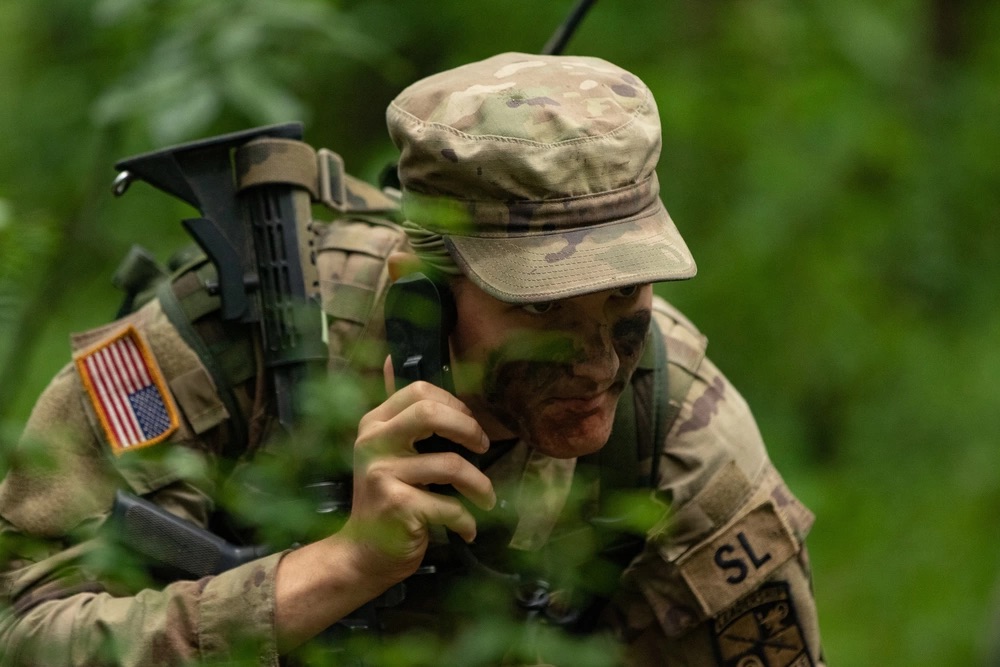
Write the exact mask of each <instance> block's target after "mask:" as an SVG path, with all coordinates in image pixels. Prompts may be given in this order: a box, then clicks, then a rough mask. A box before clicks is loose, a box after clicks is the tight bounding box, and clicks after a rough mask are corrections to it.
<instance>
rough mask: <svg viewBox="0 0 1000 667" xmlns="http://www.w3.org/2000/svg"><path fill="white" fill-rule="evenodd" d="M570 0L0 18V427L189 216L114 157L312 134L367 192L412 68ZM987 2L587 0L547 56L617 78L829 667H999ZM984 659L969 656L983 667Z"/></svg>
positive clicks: (388, 151)
mask: <svg viewBox="0 0 1000 667" xmlns="http://www.w3.org/2000/svg"><path fill="white" fill-rule="evenodd" d="M572 4H573V3H572V2H571V1H570V0H565V1H563V0H558V1H557V0H547V1H546V2H539V1H538V0H498V1H497V2H492V3H485V2H476V1H475V0H435V1H434V2H417V1H414V2H398V1H389V0H386V1H371V0H364V1H349V0H342V1H339V2H337V1H334V0H281V1H280V2H272V1H269V0H258V1H254V0H225V1H222V0H220V1H209V0H171V1H169V2H168V1H165V0H92V1H84V0H45V1H39V0H2V2H0V438H2V440H3V442H4V443H10V442H11V441H12V440H13V439H14V438H16V435H17V433H18V431H19V429H20V425H21V424H22V423H23V421H24V419H25V418H26V416H27V414H28V412H29V410H30V408H31V404H32V403H33V401H34V399H35V397H36V396H37V394H38V393H39V392H40V391H41V389H42V387H44V385H45V383H46V382H47V380H48V379H49V377H50V376H51V375H52V374H53V373H55V372H56V370H58V368H59V367H60V366H61V365H62V364H63V363H65V361H66V360H67V359H68V353H69V349H68V343H67V334H68V333H69V332H70V331H78V330H82V329H86V328H89V327H92V326H95V325H98V324H100V323H102V322H104V321H106V320H108V319H109V318H110V317H111V316H112V315H113V313H114V311H115V308H116V305H117V302H118V301H119V294H118V293H117V292H116V291H115V290H114V289H113V288H112V287H111V286H110V284H109V276H110V274H111V272H112V271H113V269H114V266H115V265H116V264H117V262H118V260H119V259H120V258H121V257H122V255H123V254H124V252H125V251H126V249H127V248H128V247H129V245H130V244H132V243H134V242H141V243H143V244H144V245H146V246H147V247H148V248H150V249H151V250H153V251H154V252H155V253H156V254H157V255H158V256H159V257H160V258H161V259H165V258H166V257H167V256H168V255H169V254H170V252H171V251H172V250H173V249H175V248H176V247H178V246H180V245H181V244H183V243H185V241H186V239H185V236H184V233H183V231H182V229H181V227H180V225H179V223H178V221H179V220H180V219H181V218H183V217H190V216H191V215H192V211H190V210H188V209H185V208H184V207H183V205H181V204H176V203H174V202H173V201H172V200H170V199H169V198H168V197H166V196H165V195H162V194H161V193H158V192H155V191H153V190H152V189H151V188H148V187H147V186H137V187H135V188H133V191H131V192H130V193H129V195H128V196H127V197H124V198H123V199H119V200H115V199H113V198H112V197H111V194H110V183H111V180H112V179H113V177H114V175H115V174H114V171H113V169H112V164H113V163H114V161H115V160H117V159H118V158H121V157H125V156H127V155H132V154H135V153H140V152H145V151H148V150H153V149H156V148H160V147H163V146H165V145H168V144H172V143H178V142H181V141H187V140H191V139H196V138H201V137H204V136H209V135H213V134H218V133H222V132H230V131H235V130H239V129H245V128H248V127H251V126H255V125H262V124H266V123H273V122H284V121H288V120H293V119H297V120H302V121H304V122H305V123H306V139H307V140H308V141H309V142H310V143H312V144H313V145H315V146H326V147H329V148H331V149H334V150H336V151H338V152H340V153H341V154H342V155H343V156H344V158H345V160H346V162H347V165H348V169H349V170H350V171H352V172H354V173H355V174H357V175H359V176H363V177H366V178H368V179H370V180H374V179H375V178H377V176H378V174H379V172H380V171H381V170H382V169H383V168H384V167H385V165H386V164H388V163H390V162H391V160H392V158H393V150H392V147H391V145H390V143H389V141H388V138H387V136H386V132H385V129H384V116H383V112H384V109H385V106H386V104H387V103H388V101H389V100H390V99H391V98H392V97H393V96H394V95H395V93H396V92H398V91H399V90H400V89H401V88H402V87H403V86H405V85H406V84H408V83H409V82H411V81H413V80H415V79H416V78H418V77H420V76H423V75H426V74H430V73H433V72H436V71H439V70H441V69H443V68H446V67H450V66H453V65H458V64H461V63H464V62H467V61H470V60H473V59H479V58H482V57H486V56H489V55H492V54H493V53H496V52H500V51H507V50H517V51H527V52H533V51H538V50H540V49H541V48H542V46H543V45H544V44H545V42H546V41H547V39H548V38H549V36H550V35H551V33H552V32H553V30H554V29H555V26H556V25H558V23H559V22H560V21H561V20H562V19H563V17H564V16H565V15H566V13H567V12H568V11H569V9H570V7H571V5H572ZM998 34H1000V3H996V2H987V1H985V0H981V1H978V2H977V1H975V0H921V1H919V2H901V1H899V0H884V1H875V0H840V1H839V2H824V1H821V0H799V1H798V2H790V1H781V0H754V1H752V2H751V1H749V0H741V1H722V0H619V1H618V2H612V1H611V0H600V1H599V2H597V3H596V5H595V6H594V8H593V10H592V11H591V13H590V15H589V16H588V18H587V20H586V21H585V23H584V24H583V26H582V27H581V28H580V30H579V32H578V34H577V35H576V36H575V37H574V38H573V40H572V41H571V42H570V44H569V47H568V49H567V52H568V53H574V54H587V55H596V56H601V57H604V58H607V59H609V60H612V61H614V62H616V63H617V64H620V65H622V66H624V67H626V68H628V69H631V70H632V71H634V72H635V73H636V74H638V75H639V76H640V77H641V78H643V79H644V80H645V81H646V82H647V83H648V84H649V86H650V87H651V88H652V89H653V91H654V93H655V94H656V96H657V99H658V102H659V105H660V114H661V117H662V120H663V126H664V151H663V158H662V160H661V163H660V180H661V184H662V189H663V198H664V201H665V202H666V203H667V207H668V208H669V209H670V211H671V213H672V215H673V217H674V219H675V220H676V222H677V224H678V226H679V227H680V229H681V231H682V233H683V234H684V235H685V237H686V239H687V241H688V244H689V245H690V247H691V249H692V251H693V252H694V254H695V256H696V258H697V260H698V263H699V275H698V277H697V278H696V279H695V280H693V281H691V282H688V283H681V284H673V285H669V286H663V287H662V288H661V289H660V292H661V293H662V294H663V295H665V296H666V297H667V298H669V299H670V300H672V301H673V302H674V303H675V304H677V305H678V306H680V307H681V308H682V309H683V310H684V311H685V312H687V314H688V315H690V316H691V317H692V319H694V320H695V322H697V323H698V325H699V326H700V327H701V328H702V330H703V331H704V332H705V333H706V334H707V335H708V336H709V338H710V340H711V342H712V344H711V346H710V348H709V354H710V355H711V356H712V357H713V359H714V360H715V361H716V362H717V363H718V364H719V365H720V366H721V367H722V368H723V369H724V370H725V371H726V372H727V374H728V375H729V376H730V378H731V379H732V380H733V382H734V383H735V384H736V385H737V387H739V388H740V389H741V391H742V392H743V393H744V394H745V395H746V397H747V399H748V400H749V402H750V404H751V406H753V408H754V411H755V414H756V415H757V417H758V420H759V422H760V425H761V429H762V431H763V433H764V435H765V438H766V440H767V441H768V443H769V446H770V448H771V454H772V457H773V458H774V459H775V461H776V462H777V464H778V466H779V468H780V469H781V470H782V471H783V472H784V474H785V476H786V478H787V480H788V482H789V484H790V485H791V486H792V488H793V489H794V490H796V491H797V492H798V494H799V495H800V497H801V498H802V499H803V500H804V501H805V502H806V503H807V504H808V505H809V506H810V507H812V508H813V509H814V510H815V512H816V514H817V516H818V520H817V523H816V526H815V528H814V531H813V535H812V538H811V540H810V546H811V550H812V557H813V563H814V567H815V574H816V595H817V598H818V603H819V608H820V615H821V622H822V626H823V632H824V644H825V648H826V653H827V656H828V659H829V660H830V662H831V664H833V665H908V666H912V665H980V664H1000V660H998V658H997V657H996V656H992V654H991V651H990V646H991V642H993V641H995V640H994V639H991V637H992V636H993V635H994V634H996V630H995V628H996V626H997V621H996V620H995V618H994V617H996V616H997V615H998V612H997V609H998V605H1000V602H998V600H1000V596H998V592H1000V588H998V581H1000V531H998V528H997V526H998V522H997V519H996V516H997V514H998V513H1000V484H998V477H1000V448H998V446H997V444H998V442H997V441H998V439H1000V438H998V436H1000V409H998V405H997V395H998V392H997V389H996V385H997V378H998V377H1000V353H998V352H997V350H996V344H997V342H998V340H1000V335H998V334H1000V312H998V309H997V308H995V299H996V293H997V287H998V286H1000V169H998V167H1000V160H998V153H1000V39H997V35H998ZM991 656H992V657H991Z"/></svg>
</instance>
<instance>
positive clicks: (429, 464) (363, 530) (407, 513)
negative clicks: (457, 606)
mask: <svg viewBox="0 0 1000 667" xmlns="http://www.w3.org/2000/svg"><path fill="white" fill-rule="evenodd" d="M388 373H391V371H387V375H388ZM387 384H388V380H387ZM432 434H437V435H440V436H442V437H444V438H447V439H448V440H451V441H452V442H455V443H457V444H459V445H461V446H464V447H467V448H468V449H469V450H470V451H473V452H476V453H480V454H481V453H483V452H485V451H486V450H487V449H488V448H489V438H488V437H487V436H486V433H485V432H484V431H483V429H482V427H481V426H480V425H479V423H478V422H477V421H476V419H475V418H474V417H473V415H472V412H471V411H470V410H469V408H468V407H467V406H466V405H465V404H464V403H462V402H461V401H460V400H458V399H457V398H456V397H455V396H453V395H452V394H450V393H448V392H447V391H445V390H444V389H441V388H440V387H436V386H434V385H432V384H428V383H426V382H415V383H413V384H410V385H408V386H406V387H404V388H403V389H401V390H399V391H397V392H395V393H394V394H392V395H391V396H390V397H389V398H388V399H387V400H386V401H385V402H383V403H382V404H381V405H379V406H378V407H376V408H375V409H374V410H372V411H371V412H369V413H368V414H366V415H365V416H364V417H363V418H362V419H361V423H360V424H359V425H358V438H357V441H356V442H355V446H354V498H353V504H352V509H351V516H350V518H349V519H348V521H347V524H346V525H345V526H344V528H343V529H342V530H341V531H340V535H341V536H342V537H347V538H348V539H350V540H352V541H353V542H354V543H355V544H356V545H357V546H358V547H359V549H360V554H361V558H362V561H363V562H362V563H361V565H362V566H363V567H364V568H365V570H366V571H368V572H369V574H370V575H371V576H374V577H378V578H381V579H385V580H393V581H401V580H403V579H405V578H406V577H407V576H409V575H410V574H412V573H413V572H414V571H415V570H416V569H417V567H419V566H420V562H421V560H422V559H423V555H424V552H425V550H426V549H427V544H428V537H429V532H428V526H430V525H442V526H445V527H447V528H449V529H450V530H452V531H454V532H455V533H457V534H458V535H459V536H461V537H462V538H463V539H464V540H466V541H467V542H471V541H472V540H473V539H474V538H475V536H476V523H475V519H474V518H473V517H472V515H471V514H470V513H469V511H468V509H466V507H465V506H464V505H463V504H462V502H461V501H460V500H459V499H458V498H456V497H451V496H444V495H440V494H436V493H432V492H430V491H428V490H427V486H428V485H432V484H450V485H452V486H453V487H454V488H455V489H456V491H458V493H459V494H461V495H462V496H464V497H465V498H467V499H468V500H469V501H470V502H472V503H473V504H475V505H476V506H477V507H480V508H482V509H484V510H489V509H492V507H493V505H494V504H495V503H496V495H495V493H494V491H493V485H492V483H491V482H490V480H489V478H488V477H486V475H484V474H483V473H482V472H481V471H480V470H478V469H477V468H476V467H475V466H473V465H472V464H471V463H469V462H468V461H466V460H465V459H463V458H462V457H461V456H459V455H458V454H456V453H454V452H440V453H426V454H418V453H417V451H416V449H414V443H415V442H418V441H420V440H423V439H424V438H427V437H429V436H431V435H432Z"/></svg>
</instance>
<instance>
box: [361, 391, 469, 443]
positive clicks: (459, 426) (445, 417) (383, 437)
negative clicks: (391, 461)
mask: <svg viewBox="0 0 1000 667" xmlns="http://www.w3.org/2000/svg"><path fill="white" fill-rule="evenodd" d="M432 435H439V436H441V437H443V438H446V439H448V440H451V441H452V442H454V443H457V444H459V445H461V446H462V447H465V448H467V449H468V450H470V451H472V452H476V453H480V454H481V453H483V452H485V451H487V450H488V449H489V438H488V437H487V435H486V432H485V431H483V428H482V426H480V425H479V422H478V421H476V420H475V418H474V417H472V415H471V414H470V413H469V412H467V411H460V410H456V408H455V404H454V403H450V404H444V403H440V402H438V401H434V400H420V401H418V402H416V403H412V404H410V405H408V406H406V407H405V408H404V409H403V410H402V411H401V412H399V413H397V414H395V415H393V416H392V417H391V418H389V419H387V420H384V421H379V420H376V419H375V418H374V417H373V416H372V415H371V414H369V415H366V419H365V420H363V422H362V424H361V425H360V427H359V429H358V439H357V443H356V449H357V450H361V451H364V452H367V453H369V454H380V453H386V452H402V451H407V452H410V453H416V449H414V443H416V442H418V441H420V440H424V439H425V438H429V437H430V436H432Z"/></svg>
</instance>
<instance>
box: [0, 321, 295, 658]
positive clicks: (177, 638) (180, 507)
mask: <svg viewBox="0 0 1000 667" xmlns="http://www.w3.org/2000/svg"><path fill="white" fill-rule="evenodd" d="M123 324H124V325H133V326H134V327H135V328H136V330H138V331H139V332H141V334H142V340H143V341H145V342H144V344H145V345H148V348H149V351H150V354H151V355H152V356H151V358H153V357H155V360H156V364H157V368H156V372H157V373H160V374H162V379H163V381H164V386H165V387H169V391H170V393H171V395H172V398H173V400H174V401H176V405H177V406H178V407H177V409H178V410H179V412H180V414H179V415H178V416H179V425H178V428H177V429H176V431H175V432H173V433H172V435H171V436H170V438H169V439H167V440H165V441H163V442H160V443H157V444H155V445H153V446H149V447H144V448H142V449H138V450H136V451H131V452H126V453H123V454H121V455H115V454H113V453H112V452H111V449H110V448H109V443H108V442H107V441H106V438H105V435H104V433H105V431H104V430H102V428H101V425H100V424H98V423H97V421H98V420H97V419H96V416H95V410H94V408H93V406H92V405H91V404H90V402H89V401H90V398H89V397H88V394H87V391H86V389H85V387H84V386H83V383H82V380H81V376H80V374H79V372H78V370H77V369H76V368H75V367H74V366H73V365H70V366H67V368H65V369H64V370H63V371H62V372H61V373H60V374H59V375H58V376H57V377H56V378H55V379H54V380H53V381H52V382H51V383H50V385H49V387H48V388H47V389H46V391H45V392H44V393H43V395H42V396H41V397H40V399H39V401H38V402H37V403H36V406H35V408H34V410H33V412H32V415H31V417H30V418H29V422H28V424H27V426H26V428H25V431H24V433H23V436H22V438H21V441H20V442H19V445H18V447H17V449H16V450H15V451H14V452H13V453H12V454H11V456H10V457H9V462H10V469H9V470H8V471H7V474H6V476H5V477H4V479H3V480H2V482H0V665H2V666H3V667H15V666H17V667H19V666H21V665H25V666H27V665H31V666H37V665H56V664H58V665H96V664H114V665H122V666H125V665H145V666H159V665H187V664H203V663H204V664H214V663H225V664H248V665H269V666H270V665H276V664H278V658H277V649H276V645H275V631H274V619H273V617H274V574H275V570H276V567H277V563H278V561H279V559H280V557H281V555H280V554H277V555H273V556H269V557H267V558H264V559H260V560H257V561H253V562H251V563H248V564H246V565H243V566H241V567H238V568H235V569H233V570H230V571H228V572H226V573H224V574H221V575H218V576H215V577H207V578H204V579H201V580H199V581H175V582H173V583H169V584H168V585H164V584H162V583H155V582H154V581H152V580H150V579H149V578H145V579H139V578H136V576H135V572H136V570H135V569H132V570H129V568H127V567H126V563H125V557H126V556H127V552H121V551H115V548H114V547H113V546H111V543H110V541H109V540H108V539H107V537H106V531H104V530H103V529H102V524H103V523H104V520H105V518H106V517H107V515H108V512H109V510H110V507H111V503H112V499H113V495H114V492H115V490H116V489H120V488H121V489H125V490H128V491H131V492H133V493H136V494H139V495H143V496H145V497H147V498H149V499H152V500H154V501H155V502H157V503H158V504H160V505H161V506H163V507H165V508H167V509H168V510H169V511H171V512H173V513H174V514H176V515H179V516H181V517H183V518H186V519H189V520H191V521H194V522H196V523H198V524H200V525H203V526H204V525H206V522H207V518H208V515H209V513H210V512H211V510H212V507H213V501H212V496H213V494H214V492H215V488H214V484H215V480H216V476H217V475H216V473H215V472H214V468H215V465H216V460H217V454H218V451H219V449H220V447H221V446H222V445H221V444H220V442H221V441H218V440H217V437H219V434H220V433H221V432H222V429H220V428H215V427H216V426H218V425H219V424H221V421H222V419H223V418H224V417H226V416H227V415H226V414H225V412H224V410H222V409H220V406H219V405H218V399H217V397H215V396H214V392H213V391H203V390H204V388H205V387H206V386H208V387H209V388H211V385H206V382H207V381H208V379H207V376H206V375H205V371H204V368H202V367H201V364H200V362H199V361H198V358H197V356H196V355H194V353H193V352H192V351H191V350H190V349H189V348H188V347H187V346H186V345H185V344H184V343H183V341H182V340H181V339H180V338H179V336H178V335H177V334H176V332H175V331H173V329H172V328H171V326H170V325H169V322H167V321H166V318H165V317H164V316H163V314H162V312H161V311H159V310H158V309H157V307H156V305H155V303H154V304H153V305H151V306H149V307H148V308H144V309H143V310H142V311H140V312H139V313H137V314H135V315H134V316H130V320H129V321H128V322H124V323H122V322H119V323H116V324H115V325H114V326H112V327H110V328H108V329H107V330H103V329H102V330H100V331H96V332H92V333H91V334H88V335H87V336H85V338H86V340H85V341H84V344H86V345H90V344H98V345H100V344H101V343H100V341H101V340H104V339H105V338H106V337H108V336H114V335H115V333H114V332H115V331H118V330H119V329H120V327H121V325H123ZM198 388H201V390H202V391H199V389H198Z"/></svg>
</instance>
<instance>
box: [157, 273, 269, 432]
mask: <svg viewBox="0 0 1000 667" xmlns="http://www.w3.org/2000/svg"><path fill="white" fill-rule="evenodd" d="M216 280H217V279H216V277H215V267H214V266H213V265H212V263H211V262H209V261H208V259H207V258H206V257H204V256H202V257H200V258H198V259H195V260H194V261H192V262H190V263H188V264H187V265H185V266H183V267H181V268H180V269H178V271H177V272H176V273H175V274H174V276H173V277H172V278H171V279H170V280H164V281H163V282H161V283H160V285H159V287H158V288H157V290H156V298H157V299H159V301H160V306H161V307H162V308H163V312H164V314H166V316H167V318H168V319H169V320H170V323H171V324H173V325H174V328H175V329H177V333H178V334H180V336H181V338H183V339H184V342H185V343H187V344H188V346H190V347H191V349H192V350H194V352H195V354H197V355H198V358H199V359H200V360H201V362H202V364H204V366H205V369H206V370H207V371H208V374H209V375H210V376H211V378H212V381H213V382H214V383H215V387H216V391H218V394H219V398H220V400H221V401H222V404H223V405H224V406H225V408H226V410H227V411H228V412H229V415H230V419H229V428H230V434H231V439H230V442H231V443H246V442H247V438H248V435H249V431H248V418H247V416H246V415H244V413H243V412H244V411H243V409H242V408H241V407H240V402H239V400H237V398H236V395H235V393H234V392H233V388H234V387H235V386H237V385H238V384H241V383H243V382H245V381H246V380H248V379H250V378H251V377H253V376H254V375H255V374H256V372H257V367H256V363H255V361H254V359H255V356H256V355H255V354H254V351H253V344H252V341H251V339H250V337H249V336H248V335H246V332H245V331H244V332H243V335H236V332H233V331H230V330H228V329H231V328H232V327H224V326H223V325H222V324H221V322H214V321H213V318H208V317H207V316H208V315H210V314H212V313H214V312H215V311H217V310H218V309H219V308H220V306H221V300H220V298H219V296H218V295H217V294H213V293H212V292H211V291H210V290H209V288H208V285H210V284H214V283H215V281H216ZM236 446H237V447H241V446H242V445H239V444H238V445H236Z"/></svg>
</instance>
